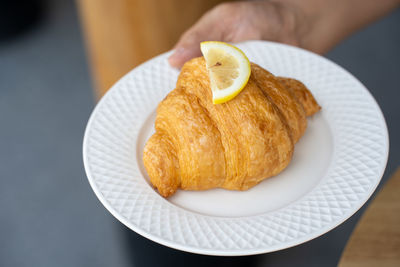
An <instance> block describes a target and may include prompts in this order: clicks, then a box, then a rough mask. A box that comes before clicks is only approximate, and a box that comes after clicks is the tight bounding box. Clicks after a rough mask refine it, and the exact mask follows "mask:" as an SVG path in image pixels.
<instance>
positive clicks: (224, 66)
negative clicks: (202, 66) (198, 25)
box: [200, 41, 251, 104]
mask: <svg viewBox="0 0 400 267" xmlns="http://www.w3.org/2000/svg"><path fill="white" fill-rule="evenodd" d="M200 49H201V52H202V53H203V56H204V58H205V60H206V65H207V69H208V73H209V76H210V85H211V90H212V93H213V103H214V104H221V103H224V102H226V101H229V100H231V99H232V98H234V97H235V96H236V95H238V94H239V93H240V91H242V89H243V88H244V87H245V86H246V84H247V82H248V80H249V77H250V72H251V69H250V62H249V59H248V58H247V57H246V55H245V54H244V53H243V52H242V51H241V50H240V49H239V48H237V47H235V46H233V45H230V44H227V43H224V42H216V41H207V42H202V43H200Z"/></svg>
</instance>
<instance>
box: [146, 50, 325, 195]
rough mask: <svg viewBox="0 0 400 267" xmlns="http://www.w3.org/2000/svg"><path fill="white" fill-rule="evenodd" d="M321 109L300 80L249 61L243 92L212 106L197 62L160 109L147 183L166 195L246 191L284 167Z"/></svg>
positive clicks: (148, 147)
mask: <svg viewBox="0 0 400 267" xmlns="http://www.w3.org/2000/svg"><path fill="white" fill-rule="evenodd" d="M319 110H320V106H319V105H318V104H317V102H316V101H315V99H314V97H313V96H312V94H311V93H310V91H309V90H308V89H307V88H306V87H305V86H304V85H303V84H302V83H301V82H299V81H297V80H294V79H290V78H282V77H275V76H274V75H272V74H271V73H269V72H268V71H267V70H265V69H263V68H261V67H260V66H258V65H256V64H253V63H252V64H251V76H250V79H249V81H248V83H247V85H246V87H245V88H244V89H243V90H242V92H241V93H240V94H239V95H237V96H236V97H235V98H234V99H232V100H230V101H228V102H226V103H223V104H218V105H214V104H213V103H212V93H211V89H210V83H209V78H208V72H207V69H206V64H205V61H204V58H203V57H199V58H194V59H192V60H190V61H189V62H187V63H186V64H185V65H184V66H183V68H182V70H181V73H180V75H179V77H178V81H177V84H176V88H175V89H174V90H173V91H171V92H170V93H169V94H168V96H167V97H166V98H165V99H164V100H163V101H161V103H160V104H159V106H158V108H157V117H156V122H155V129H156V133H155V134H154V135H153V136H151V137H150V139H149V140H148V141H147V143H146V146H145V148H144V153H143V162H144V165H145V168H146V170H147V173H148V175H149V177H150V182H151V183H152V184H153V185H154V187H156V188H157V189H158V191H159V193H160V194H161V195H162V196H164V197H168V196H170V195H172V194H174V193H175V192H176V190H177V189H178V188H181V189H184V190H206V189H210V188H216V187H221V188H225V189H230V190H247V189H249V188H251V187H253V186H255V185H256V184H258V183H259V182H261V181H262V180H264V179H266V178H268V177H271V176H274V175H276V174H278V173H279V172H281V171H282V170H283V169H284V168H285V167H286V166H287V165H288V164H289V162H290V160H291V157H292V154H293V149H294V144H295V143H296V142H297V141H298V140H299V139H300V137H301V136H302V135H303V133H304V131H305V129H306V127H307V120H306V116H310V115H312V114H314V113H316V112H317V111H319Z"/></svg>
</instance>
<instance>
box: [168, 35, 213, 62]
mask: <svg viewBox="0 0 400 267" xmlns="http://www.w3.org/2000/svg"><path fill="white" fill-rule="evenodd" d="M204 38H205V36H202V35H201V34H199V33H198V32H197V31H194V30H192V29H189V30H188V31H187V32H186V33H185V34H183V35H182V37H181V39H180V40H179V42H178V43H177V44H176V46H175V50H174V52H173V54H172V55H171V56H170V57H169V58H168V61H169V64H170V65H171V66H172V67H175V68H181V67H182V66H183V64H184V63H185V62H186V61H188V60H190V59H192V58H194V57H199V56H201V51H200V42H201V41H203V39H204Z"/></svg>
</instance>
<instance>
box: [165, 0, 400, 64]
mask: <svg viewBox="0 0 400 267" xmlns="http://www.w3.org/2000/svg"><path fill="white" fill-rule="evenodd" d="M399 4H400V0H269V1H268V0H263V1H246V2H227V3H223V4H220V5H218V6H216V7H214V8H213V9H211V10H209V11H208V12H206V13H205V14H204V15H203V16H202V17H201V18H200V19H199V20H198V21H197V22H196V23H195V24H194V25H193V26H192V27H191V28H189V29H188V30H187V31H186V32H185V33H184V34H183V35H182V36H181V38H180V40H179V41H178V43H177V44H176V45H175V47H174V48H175V50H174V53H173V54H172V55H171V56H170V57H169V63H170V64H171V66H173V67H176V68H180V67H181V66H182V65H183V64H184V63H185V62H186V61H187V60H189V59H191V58H193V57H197V56H200V55H201V52H200V46H199V43H200V42H202V41H224V42H241V41H246V40H269V41H275V42H280V43H286V44H289V45H294V46H298V47H302V48H304V49H307V50H311V51H313V52H316V53H319V54H323V53H326V52H328V51H329V50H330V49H332V48H333V47H334V46H335V45H337V44H338V43H339V42H340V41H342V40H343V39H345V38H346V37H348V36H349V35H351V34H352V33H354V32H355V31H357V30H359V29H361V28H362V27H365V26H366V25H368V24H369V23H371V22H373V21H375V20H377V19H379V18H381V17H383V16H384V15H386V14H387V13H389V12H390V11H392V10H393V9H395V8H396V7H398V6H399Z"/></svg>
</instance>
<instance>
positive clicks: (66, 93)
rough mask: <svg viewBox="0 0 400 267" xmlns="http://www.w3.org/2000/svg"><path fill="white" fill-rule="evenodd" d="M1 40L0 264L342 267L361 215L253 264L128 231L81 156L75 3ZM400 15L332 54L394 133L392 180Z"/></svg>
mask: <svg viewBox="0 0 400 267" xmlns="http://www.w3.org/2000/svg"><path fill="white" fill-rule="evenodd" d="M47 11H48V12H47V13H46V14H47V15H46V16H45V18H44V19H43V20H42V21H40V22H39V24H38V25H37V27H36V28H34V29H32V30H30V31H29V32H27V33H25V34H24V35H20V36H18V37H16V38H15V39H13V40H9V41H7V42H2V43H0V211H1V215H0V266H60V267H61V266H172V265H174V266H181V265H182V266H188V265H191V266H202V265H211V266H212V265H215V266H230V267H232V266H293V265H294V264H295V265H296V266H336V263H337V261H338V260H339V257H340V254H341V251H342V249H343V246H344V245H345V243H346V240H347V238H348V236H349V235H350V233H351V230H352V229H353V227H354V225H355V223H356V221H357V220H358V217H359V215H360V213H357V214H356V215H354V216H353V217H352V218H351V219H349V220H348V221H347V222H345V223H344V224H342V225H341V226H339V227H337V228H336V229H334V230H333V231H331V232H329V233H328V234H326V235H324V236H322V237H320V238H317V239H315V240H313V241H310V242H308V243H305V244H303V245H300V246H297V247H295V248H291V249H287V250H284V251H280V252H275V253H271V254H265V255H259V256H254V257H236V258H222V257H207V256H198V255H193V254H189V253H183V252H179V251H176V250H173V249H169V248H165V247H163V246H160V245H158V244H155V243H153V242H151V241H148V240H146V239H144V238H142V237H140V236H138V235H137V234H135V233H134V232H131V231H130V230H128V229H126V227H124V226H123V225H122V224H121V223H119V222H118V221H117V220H116V219H114V218H113V217H112V215H111V214H109V213H108V211H106V209H105V208H103V206H102V205H101V204H100V202H99V201H98V200H97V199H96V197H95V195H94V193H93V192H92V190H91V189H90V187H89V184H88V182H87V179H86V176H85V173H84V169H83V165H82V155H81V145H82V137H83V131H84V127H85V124H86V121H87V119H88V117H89V115H90V112H91V110H92V108H93V105H94V103H93V97H92V87H91V82H90V77H89V71H88V65H87V61H86V56H85V51H84V47H83V42H82V36H81V32H80V28H79V23H78V18H77V14H76V9H75V6H74V1H53V2H52V4H51V5H49V7H48V10H47ZM399 48H400V10H397V11H396V12H395V13H393V14H392V15H390V16H388V17H386V18H385V19H384V20H381V21H380V22H378V23H376V24H374V25H372V26H371V27H369V28H368V29H366V30H364V31H362V32H360V33H358V34H356V35H354V36H353V37H352V38H350V39H349V40H347V41H346V42H344V43H343V44H342V45H340V46H339V47H337V48H336V49H335V50H334V51H332V52H331V53H329V54H328V57H329V58H330V59H332V60H333V61H335V62H337V63H338V64H340V65H342V66H343V67H344V68H346V69H348V70H349V71H350V72H351V73H353V74H354V75H355V76H356V77H358V78H359V79H360V80H361V81H362V82H363V83H364V84H365V85H366V86H367V88H369V90H370V91H371V92H372V94H373V95H374V96H375V98H376V99H377V101H378V103H379V105H380V106H381V108H382V110H383V112H384V114H385V117H386V120H387V124H388V127H389V134H390V137H391V141H390V142H391V144H390V157H389V162H388V167H387V170H386V173H385V176H384V180H386V179H387V178H388V177H389V175H390V174H391V173H393V172H394V170H395V168H396V167H398V166H400V143H399V142H400V138H398V137H399V136H400V124H399V123H400V107H399V104H398V103H399V97H400V85H399V82H398V78H399V76H400V49H399Z"/></svg>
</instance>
